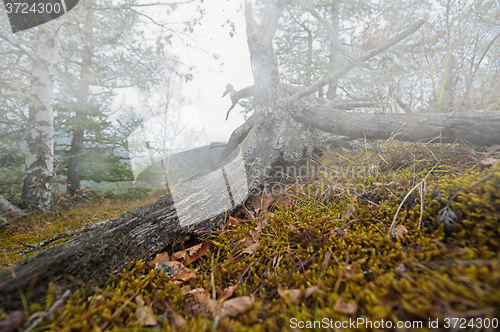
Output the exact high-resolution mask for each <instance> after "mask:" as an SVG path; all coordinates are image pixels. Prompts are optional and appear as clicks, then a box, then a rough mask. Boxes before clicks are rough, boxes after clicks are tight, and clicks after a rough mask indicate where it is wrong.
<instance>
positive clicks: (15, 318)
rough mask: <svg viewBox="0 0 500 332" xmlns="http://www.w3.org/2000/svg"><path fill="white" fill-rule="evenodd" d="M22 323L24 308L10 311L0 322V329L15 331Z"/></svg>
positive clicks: (4, 331)
mask: <svg viewBox="0 0 500 332" xmlns="http://www.w3.org/2000/svg"><path fill="white" fill-rule="evenodd" d="M23 323H24V310H16V311H14V312H12V313H11V314H10V315H9V316H8V317H7V318H6V319H4V320H3V321H1V322H0V331H2V332H15V331H17V329H18V328H19V327H21V326H22V325H23Z"/></svg>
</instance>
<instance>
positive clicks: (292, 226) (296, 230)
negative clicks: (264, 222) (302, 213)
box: [288, 225, 300, 234]
mask: <svg viewBox="0 0 500 332" xmlns="http://www.w3.org/2000/svg"><path fill="white" fill-rule="evenodd" d="M288 228H290V231H291V232H292V233H293V234H299V233H300V231H299V229H298V228H297V227H295V226H294V225H289V226H288Z"/></svg>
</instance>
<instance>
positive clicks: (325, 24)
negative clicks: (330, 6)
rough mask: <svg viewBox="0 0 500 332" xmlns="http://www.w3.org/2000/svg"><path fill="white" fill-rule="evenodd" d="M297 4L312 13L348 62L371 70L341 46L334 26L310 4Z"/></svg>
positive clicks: (297, 1)
mask: <svg viewBox="0 0 500 332" xmlns="http://www.w3.org/2000/svg"><path fill="white" fill-rule="evenodd" d="M294 2H295V3H297V4H298V5H300V6H301V7H302V8H303V9H304V10H307V11H308V12H309V13H311V15H312V16H314V18H315V19H317V20H318V21H319V22H320V23H321V25H322V26H323V27H324V28H325V29H326V32H327V33H328V37H330V40H331V42H332V44H333V47H334V48H335V49H336V50H337V51H338V52H339V53H340V54H342V55H343V56H344V57H345V58H346V59H347V60H349V61H351V62H352V63H354V64H355V65H357V66H362V67H364V68H367V69H371V68H370V66H368V65H367V64H365V63H362V62H361V61H359V60H358V59H356V57H354V56H352V55H351V54H350V53H349V52H348V51H347V50H346V49H345V48H344V47H343V46H342V45H341V44H340V41H339V40H338V38H337V34H336V33H335V30H334V29H333V27H332V25H331V24H330V23H329V22H328V21H327V20H325V19H324V18H323V17H322V16H321V15H320V14H319V13H318V12H317V11H316V10H315V9H314V8H313V7H312V6H311V5H310V4H309V3H305V2H304V1H303V0H294Z"/></svg>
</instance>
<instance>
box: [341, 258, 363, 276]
mask: <svg viewBox="0 0 500 332" xmlns="http://www.w3.org/2000/svg"><path fill="white" fill-rule="evenodd" d="M361 272H363V271H362V270H361V267H360V266H359V263H358V262H354V263H352V264H347V265H346V266H344V274H345V275H346V277H348V278H352V277H354V276H355V275H357V274H360V273H361Z"/></svg>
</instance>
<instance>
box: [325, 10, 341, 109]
mask: <svg viewBox="0 0 500 332" xmlns="http://www.w3.org/2000/svg"><path fill="white" fill-rule="evenodd" d="M331 13H332V27H333V30H334V32H335V35H336V37H337V39H338V36H339V22H340V18H339V2H338V1H334V2H333V3H332V8H331ZM338 58H339V55H338V52H337V50H336V49H335V47H334V46H333V43H332V42H331V43H330V68H331V69H330V70H331V71H330V72H331V73H333V71H334V70H335V64H336V63H337V61H338ZM338 81H339V80H338V79H337V78H334V79H331V80H330V82H328V91H327V92H326V98H328V99H330V100H333V99H334V98H335V97H336V96H337V85H338Z"/></svg>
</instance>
